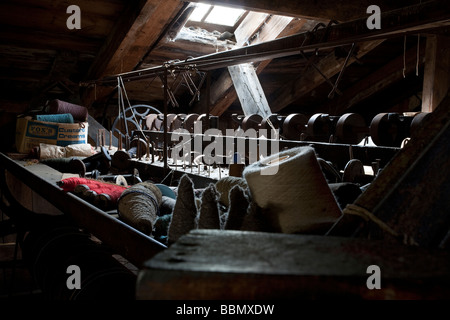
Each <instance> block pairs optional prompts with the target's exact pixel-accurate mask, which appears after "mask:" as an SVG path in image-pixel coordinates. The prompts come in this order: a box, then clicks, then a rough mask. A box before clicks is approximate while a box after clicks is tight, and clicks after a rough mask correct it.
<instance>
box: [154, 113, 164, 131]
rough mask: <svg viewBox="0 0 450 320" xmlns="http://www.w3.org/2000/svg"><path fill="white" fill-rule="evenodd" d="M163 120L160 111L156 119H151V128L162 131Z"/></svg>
mask: <svg viewBox="0 0 450 320" xmlns="http://www.w3.org/2000/svg"><path fill="white" fill-rule="evenodd" d="M163 121H164V114H162V113H160V114H158V116H157V117H156V119H155V120H154V121H153V130H155V131H162V130H164V129H163Z"/></svg>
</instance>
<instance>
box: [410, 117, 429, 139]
mask: <svg viewBox="0 0 450 320" xmlns="http://www.w3.org/2000/svg"><path fill="white" fill-rule="evenodd" d="M429 116H430V112H420V113H418V114H416V115H415V116H414V118H413V119H412V121H411V134H412V133H413V132H416V131H417V130H419V128H420V127H422V125H423V122H424V121H425V119H427V118H428V117H429Z"/></svg>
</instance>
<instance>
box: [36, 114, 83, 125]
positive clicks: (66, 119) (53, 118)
mask: <svg viewBox="0 0 450 320" xmlns="http://www.w3.org/2000/svg"><path fill="white" fill-rule="evenodd" d="M36 120H38V121H44V122H56V123H74V122H75V121H74V118H73V116H72V114H71V113H62V114H38V115H36Z"/></svg>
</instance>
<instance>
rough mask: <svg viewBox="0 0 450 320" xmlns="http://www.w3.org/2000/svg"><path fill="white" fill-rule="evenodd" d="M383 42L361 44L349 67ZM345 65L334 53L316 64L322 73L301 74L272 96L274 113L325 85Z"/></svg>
mask: <svg viewBox="0 0 450 320" xmlns="http://www.w3.org/2000/svg"><path fill="white" fill-rule="evenodd" d="M382 42H383V40H375V41H368V42H364V43H361V44H360V45H359V48H358V51H357V53H356V56H352V57H350V58H349V60H348V62H347V66H349V65H351V64H352V63H354V62H355V61H357V59H359V58H362V57H363V56H364V55H366V54H367V53H369V52H370V51H372V50H373V49H375V48H376V47H377V46H378V45H380V44H381V43H382ZM344 63H345V58H338V57H336V55H335V54H334V52H332V53H330V54H329V55H327V56H326V57H324V58H322V59H321V60H320V61H319V62H318V63H317V64H316V67H317V69H319V70H321V72H319V71H317V69H315V68H308V69H307V71H306V72H304V73H300V74H299V76H298V77H297V78H296V79H294V80H292V81H290V82H289V83H285V84H284V85H283V86H282V87H280V89H279V90H277V91H276V92H274V93H273V94H272V95H271V96H270V101H273V102H272V105H271V108H272V112H279V111H281V110H282V109H283V108H284V107H286V106H288V105H289V104H290V103H292V102H294V101H296V100H298V99H300V98H301V97H303V96H304V95H306V94H307V93H308V92H310V91H311V90H314V89H315V88H317V87H318V86H320V85H321V84H323V83H325V81H326V79H325V77H326V78H328V79H329V78H331V77H333V76H335V75H336V74H338V73H339V72H340V71H341V70H342V67H343V66H344ZM321 73H322V74H321ZM324 76H325V77H324ZM330 90H331V88H330Z"/></svg>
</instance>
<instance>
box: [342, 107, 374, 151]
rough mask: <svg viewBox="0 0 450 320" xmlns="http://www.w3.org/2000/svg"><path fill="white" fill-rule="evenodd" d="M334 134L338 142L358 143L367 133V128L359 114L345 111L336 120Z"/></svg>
mask: <svg viewBox="0 0 450 320" xmlns="http://www.w3.org/2000/svg"><path fill="white" fill-rule="evenodd" d="M335 134H336V138H337V142H338V143H349V144H358V143H360V142H361V141H362V140H363V139H364V138H365V137H366V135H367V134H369V128H368V127H367V125H366V121H365V120H364V118H363V117H362V116H361V115H360V114H357V113H346V114H343V115H342V116H341V117H340V118H339V120H338V121H337V123H336V132H335Z"/></svg>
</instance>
